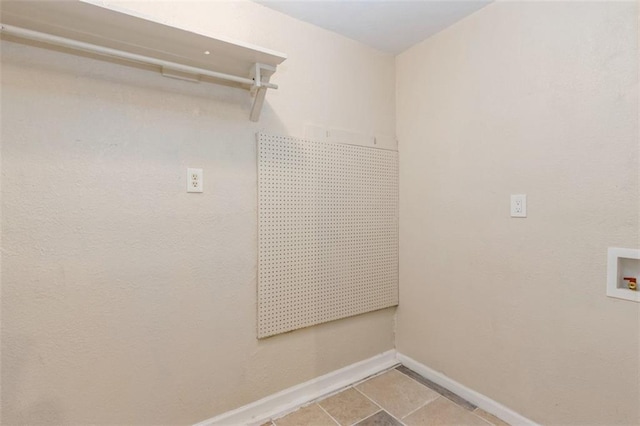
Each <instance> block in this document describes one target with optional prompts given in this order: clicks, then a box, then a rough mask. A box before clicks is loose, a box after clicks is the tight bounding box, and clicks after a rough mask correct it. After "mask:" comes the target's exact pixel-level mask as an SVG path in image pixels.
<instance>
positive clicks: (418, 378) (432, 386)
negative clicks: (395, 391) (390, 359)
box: [396, 365, 478, 411]
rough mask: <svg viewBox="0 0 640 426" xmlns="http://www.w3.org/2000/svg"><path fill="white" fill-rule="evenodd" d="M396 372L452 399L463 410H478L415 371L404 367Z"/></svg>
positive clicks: (397, 368)
mask: <svg viewBox="0 0 640 426" xmlns="http://www.w3.org/2000/svg"><path fill="white" fill-rule="evenodd" d="M396 370H398V371H399V372H401V373H403V374H406V375H407V376H409V377H411V378H412V379H414V380H415V381H417V382H420V383H422V384H423V385H425V386H426V387H428V388H430V389H433V390H434V391H436V392H438V393H439V394H440V395H442V396H444V397H447V398H448V399H450V400H451V401H453V402H455V403H456V404H458V405H459V406H461V407H462V408H466V409H467V410H469V411H473V410H475V409H476V408H478V407H476V406H475V405H473V404H472V403H470V402H469V401H467V400H466V399H464V398H462V397H461V396H458V395H456V394H455V393H453V392H451V391H450V390H449V389H446V388H443V387H442V386H440V385H439V384H437V383H434V382H432V381H431V380H429V379H427V378H426V377H422V376H421V375H420V374H418V373H416V372H415V371H413V370H411V369H409V368H407V367H405V366H404V365H401V366H399V367H396Z"/></svg>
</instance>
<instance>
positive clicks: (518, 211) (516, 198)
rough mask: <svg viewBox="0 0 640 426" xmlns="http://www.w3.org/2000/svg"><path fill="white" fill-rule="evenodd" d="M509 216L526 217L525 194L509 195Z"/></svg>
mask: <svg viewBox="0 0 640 426" xmlns="http://www.w3.org/2000/svg"><path fill="white" fill-rule="evenodd" d="M511 217H527V196H526V195H525V194H517V195H512V196H511Z"/></svg>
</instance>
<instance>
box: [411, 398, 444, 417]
mask: <svg viewBox="0 0 640 426" xmlns="http://www.w3.org/2000/svg"><path fill="white" fill-rule="evenodd" d="M440 397H441V395H440V394H438V396H437V397H436V398H434V399H432V400H430V401H427V402H425V403H424V404H422V405H421V406H419V407H418V408H416V409H415V410H411V411H409V412H408V413H407V414H405V415H404V416H403V417H402V418H403V419H406V418H407V417H409V416H410V415H412V414H413V413H415V412H416V411H418V410H420V409H421V408H424V407H426V406H427V405H429V404H431V403H432V402H433V401H435V400H437V399H438V398H440Z"/></svg>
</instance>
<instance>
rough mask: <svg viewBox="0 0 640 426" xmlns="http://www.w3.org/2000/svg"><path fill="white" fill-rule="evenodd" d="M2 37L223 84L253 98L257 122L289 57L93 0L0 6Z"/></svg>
mask: <svg viewBox="0 0 640 426" xmlns="http://www.w3.org/2000/svg"><path fill="white" fill-rule="evenodd" d="M0 16H1V19H2V24H1V25H2V31H1V34H2V37H3V38H7V39H9V40H19V39H23V40H25V39H26V40H30V41H32V42H38V43H44V44H45V45H54V46H61V47H65V48H68V49H72V50H73V51H78V52H83V53H90V54H97V55H100V56H102V57H106V58H110V59H114V58H115V59H118V60H124V61H127V62H133V63H142V64H145V65H151V66H154V67H155V68H156V69H157V70H158V71H160V72H161V73H162V74H163V75H165V76H167V77H172V78H180V79H185V80H190V81H209V82H214V83H224V84H227V85H233V86H237V87H241V88H244V89H247V90H249V91H250V92H251V94H252V95H253V96H254V102H253V107H252V108H251V115H250V119H251V121H258V119H259V117H260V111H261V110H262V105H263V103H264V98H265V94H266V91H267V89H277V88H278V86H277V85H275V84H273V83H270V82H269V81H270V79H271V76H272V75H273V74H274V73H275V71H276V67H277V66H278V65H279V64H281V63H282V62H283V61H284V60H285V59H286V58H287V56H286V55H285V54H283V53H279V52H275V51H272V50H269V49H265V48H262V47H258V46H253V45H250V44H247V43H242V42H237V41H232V40H229V39H225V38H220V37H211V36H206V35H202V34H197V33H194V32H191V31H187V30H185V29H182V28H178V27H175V26H170V25H166V24H164V23H161V22H158V21H155V20H152V19H149V18H146V17H143V16H140V15H137V14H134V13H133V12H130V11H126V10H123V9H117V8H114V7H113V6H107V5H103V4H98V3H96V2H93V1H85V0H74V1H22V0H3V1H2V2H0Z"/></svg>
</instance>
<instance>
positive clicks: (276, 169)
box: [258, 133, 398, 338]
mask: <svg viewBox="0 0 640 426" xmlns="http://www.w3.org/2000/svg"><path fill="white" fill-rule="evenodd" d="M258 216H259V217H258V226H259V231H258V241H259V242H258V245H259V248H258V249H259V256H258V337H259V338H263V337H268V336H272V335H275V334H279V333H284V332H287V331H291V330H295V329H299V328H303V327H308V326H311V325H316V324H320V323H324V322H328V321H333V320H336V319H339V318H345V317H349V316H353V315H358V314H362V313H364V312H370V311H374V310H378V309H382V308H386V307H389V306H395V305H397V304H398V219H397V218H398V153H397V152H395V151H388V150H382V149H374V148H367V147H361V146H355V145H344V144H330V143H325V142H314V141H308V140H300V139H295V138H291V137H284V136H271V135H267V134H264V133H260V134H258Z"/></svg>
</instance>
